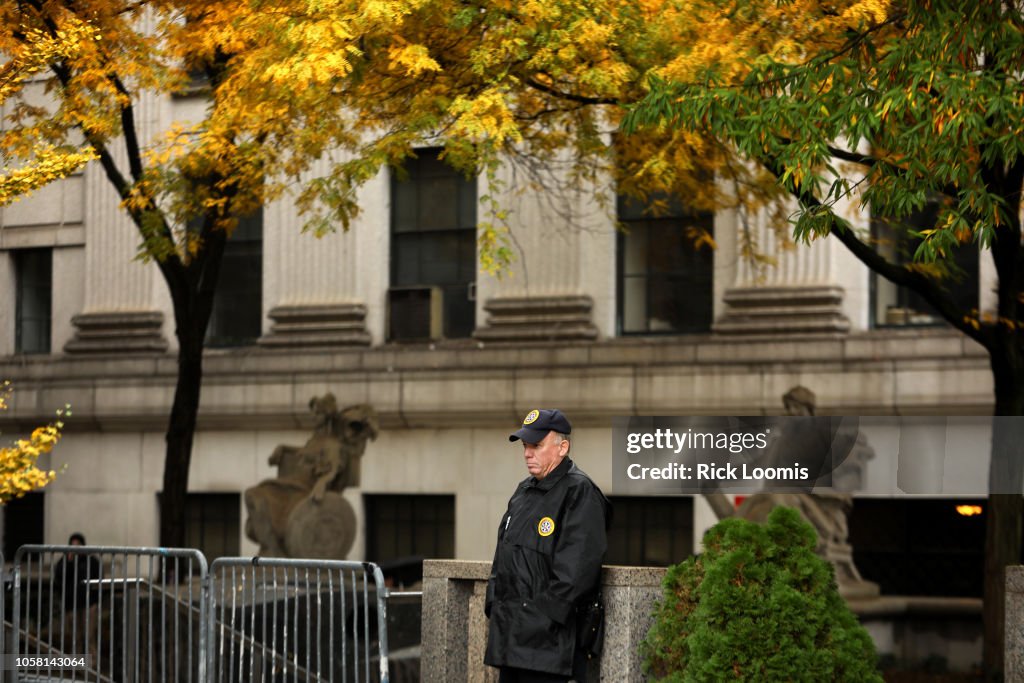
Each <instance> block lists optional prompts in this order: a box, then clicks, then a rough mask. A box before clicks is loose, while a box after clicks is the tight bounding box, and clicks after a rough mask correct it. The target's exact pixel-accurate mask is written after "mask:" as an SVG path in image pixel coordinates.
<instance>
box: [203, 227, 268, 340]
mask: <svg viewBox="0 0 1024 683" xmlns="http://www.w3.org/2000/svg"><path fill="white" fill-rule="evenodd" d="M262 322H263V211H262V210H260V211H258V212H256V213H255V214H253V215H251V216H247V217H245V218H242V219H240V220H239V221H238V226H237V227H236V228H235V230H234V232H233V233H232V234H231V237H230V238H229V239H228V242H227V244H226V245H225V247H224V259H223V261H222V262H221V266H220V276H219V278H218V279H217V292H216V294H215V295H214V299H213V314H212V315H211V316H210V326H209V329H208V330H207V338H206V343H207V346H211V347H227V346H245V345H247V344H252V343H254V342H255V341H256V339H257V338H258V337H259V336H260V332H261V330H262Z"/></svg>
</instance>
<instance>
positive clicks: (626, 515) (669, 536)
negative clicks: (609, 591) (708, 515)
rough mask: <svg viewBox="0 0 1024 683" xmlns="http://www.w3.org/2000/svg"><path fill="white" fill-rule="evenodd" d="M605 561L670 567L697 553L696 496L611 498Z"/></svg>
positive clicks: (608, 562)
mask: <svg viewBox="0 0 1024 683" xmlns="http://www.w3.org/2000/svg"><path fill="white" fill-rule="evenodd" d="M610 500H611V502H612V526H611V529H610V530H609V531H608V554H607V555H606V556H605V560H604V563H605V564H621V565H631V566H648V567H667V566H669V565H671V564H676V563H678V562H682V561H683V560H685V559H686V558H688V557H689V556H690V555H692V554H693V498H691V497H689V496H678V497H676V496H672V497H664V496H659V497H657V498H654V497H638V496H634V497H623V496H614V497H611V499H610Z"/></svg>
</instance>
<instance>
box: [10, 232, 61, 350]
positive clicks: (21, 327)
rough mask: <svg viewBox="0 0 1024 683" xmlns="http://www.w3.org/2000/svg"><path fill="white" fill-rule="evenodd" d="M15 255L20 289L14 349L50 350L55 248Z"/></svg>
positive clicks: (17, 280) (16, 311)
mask: <svg viewBox="0 0 1024 683" xmlns="http://www.w3.org/2000/svg"><path fill="white" fill-rule="evenodd" d="M13 254H14V269H15V271H14V272H15V279H16V288H17V293H16V299H17V301H16V303H15V331H14V338H15V339H14V350H15V352H17V353H49V352H50V319H51V313H52V306H53V250H52V249H21V250H18V251H15V252H13Z"/></svg>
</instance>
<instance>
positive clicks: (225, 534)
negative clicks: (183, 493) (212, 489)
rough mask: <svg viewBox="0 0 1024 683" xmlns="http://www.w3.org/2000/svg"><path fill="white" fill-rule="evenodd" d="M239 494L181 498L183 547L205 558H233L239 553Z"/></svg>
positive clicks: (215, 494)
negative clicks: (183, 531) (183, 515)
mask: <svg viewBox="0 0 1024 683" xmlns="http://www.w3.org/2000/svg"><path fill="white" fill-rule="evenodd" d="M240 506H241V497H240V495H239V494H237V493H189V494H188V497H187V498H186V500H185V547H186V548H197V549H198V550H200V551H201V552H202V553H203V555H205V556H206V559H207V560H209V561H211V562H212V561H213V560H215V559H216V558H218V557H235V556H237V555H238V552H239V544H240V542H241V536H240V529H241V527H240V525H239V517H240V512H239V510H240Z"/></svg>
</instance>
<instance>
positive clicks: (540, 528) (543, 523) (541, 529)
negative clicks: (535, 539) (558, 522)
mask: <svg viewBox="0 0 1024 683" xmlns="http://www.w3.org/2000/svg"><path fill="white" fill-rule="evenodd" d="M537 533H538V534H540V535H541V536H550V535H551V534H553V533H555V520H553V519H551V518H550V517H544V518H543V519H541V520H540V521H539V522H537Z"/></svg>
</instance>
